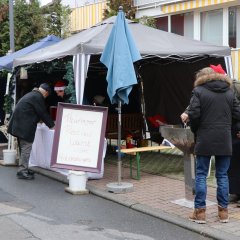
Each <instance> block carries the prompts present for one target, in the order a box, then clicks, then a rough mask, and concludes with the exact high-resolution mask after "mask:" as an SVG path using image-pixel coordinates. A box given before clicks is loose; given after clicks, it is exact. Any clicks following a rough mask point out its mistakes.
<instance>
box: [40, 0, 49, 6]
mask: <svg viewBox="0 0 240 240" xmlns="http://www.w3.org/2000/svg"><path fill="white" fill-rule="evenodd" d="M49 2H51V0H40V3H41V5H42V6H43V5H45V4H47V3H49Z"/></svg>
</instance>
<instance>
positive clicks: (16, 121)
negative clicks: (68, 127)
mask: <svg viewBox="0 0 240 240" xmlns="http://www.w3.org/2000/svg"><path fill="white" fill-rule="evenodd" d="M40 120H42V121H43V122H44V123H45V124H46V125H47V126H48V127H49V128H52V127H54V122H53V121H52V119H51V117H50V115H49V114H48V112H47V109H46V106H45V99H44V97H43V95H42V94H41V93H40V92H39V91H38V89H34V90H33V91H31V92H29V93H27V94H26V95H24V96H23V97H22V98H21V99H20V100H19V102H18V103H17V105H16V107H15V109H14V112H13V114H12V116H11V119H10V122H9V126H8V133H10V134H11V135H13V136H15V137H19V138H21V139H24V140H25V141H28V142H33V140H34V137H35V131H36V128H37V123H38V122H39V121H40Z"/></svg>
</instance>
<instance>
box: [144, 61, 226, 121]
mask: <svg viewBox="0 0 240 240" xmlns="http://www.w3.org/2000/svg"><path fill="white" fill-rule="evenodd" d="M219 63H220V64H222V66H224V68H225V62H224V58H214V57H209V58H206V59H202V60H199V61H197V62H195V63H194V62H193V63H186V62H180V61H178V62H174V63H169V64H164V61H163V62H161V64H159V63H156V64H153V63H151V64H145V65H142V67H141V68H140V70H139V73H140V75H141V77H142V80H143V86H144V99H145V105H146V117H149V116H154V115H157V114H160V115H161V116H163V117H165V119H166V121H167V123H168V124H180V123H181V120H180V114H181V113H182V112H183V111H184V110H185V108H186V107H187V106H188V104H189V100H190V96H191V92H192V89H193V83H194V80H195V74H196V72H197V71H198V70H200V69H202V68H204V67H208V66H209V65H210V64H214V65H217V64H219Z"/></svg>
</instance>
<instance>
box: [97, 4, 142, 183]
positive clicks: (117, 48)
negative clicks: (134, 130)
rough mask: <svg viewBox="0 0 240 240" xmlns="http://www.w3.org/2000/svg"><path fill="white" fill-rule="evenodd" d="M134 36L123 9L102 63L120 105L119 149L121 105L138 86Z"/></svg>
mask: <svg viewBox="0 0 240 240" xmlns="http://www.w3.org/2000/svg"><path fill="white" fill-rule="evenodd" d="M140 59H141V55H140V53H139V50H138V49H137V47H136V45H135V42H134V39H133V36H132V34H131V32H130V29H129V27H128V24H127V22H126V19H125V15H124V12H123V11H122V7H120V8H119V12H118V15H117V18H116V21H115V23H114V25H113V28H112V31H111V33H110V36H109V38H108V41H107V44H106V46H105V48H104V50H103V53H102V56H101V58H100V61H101V62H102V63H103V64H104V65H105V66H106V67H107V69H108V71H107V82H108V87H107V92H108V96H109V98H110V100H111V102H112V103H118V114H119V117H118V149H120V141H121V104H124V103H126V104H128V102H129V99H128V95H129V93H130V92H131V90H132V87H133V85H134V84H137V78H136V73H135V69H134V65H133V63H134V62H136V61H138V60H140ZM120 181H121V154H120V152H119V151H118V184H120Z"/></svg>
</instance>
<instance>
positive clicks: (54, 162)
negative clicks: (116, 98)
mask: <svg viewBox="0 0 240 240" xmlns="http://www.w3.org/2000/svg"><path fill="white" fill-rule="evenodd" d="M65 109H67V110H74V111H75V110H78V111H82V113H83V114H84V113H87V112H89V111H90V112H93V113H94V114H98V113H99V117H100V115H101V116H102V118H101V120H102V123H101V127H100V129H98V130H99V131H98V132H96V135H97V134H100V138H99V141H98V143H97V145H98V153H97V164H96V167H90V166H87V165H86V164H85V166H80V165H79V164H78V165H74V164H67V163H59V162H58V152H59V142H60V140H61V133H62V132H63V129H62V125H63V124H64V123H63V121H64V120H63V115H64V110H65ZM75 113H76V112H75ZM80 114H81V113H80ZM107 114H108V108H107V107H99V106H90V105H89V106H88V105H77V104H70V103H58V108H57V117H56V125H55V132H54V139H53V148H52V155H51V167H54V168H63V169H68V170H77V171H78V170H79V171H85V172H92V173H99V172H100V171H101V165H102V158H103V148H104V140H105V131H106V124H107ZM75 115H76V114H75ZM86 115H87V114H85V116H86ZM71 126H72V125H71ZM73 126H74V124H73ZM95 130H97V129H95ZM96 135H95V136H96ZM81 139H82V138H81ZM79 154H81V152H79Z"/></svg>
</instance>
